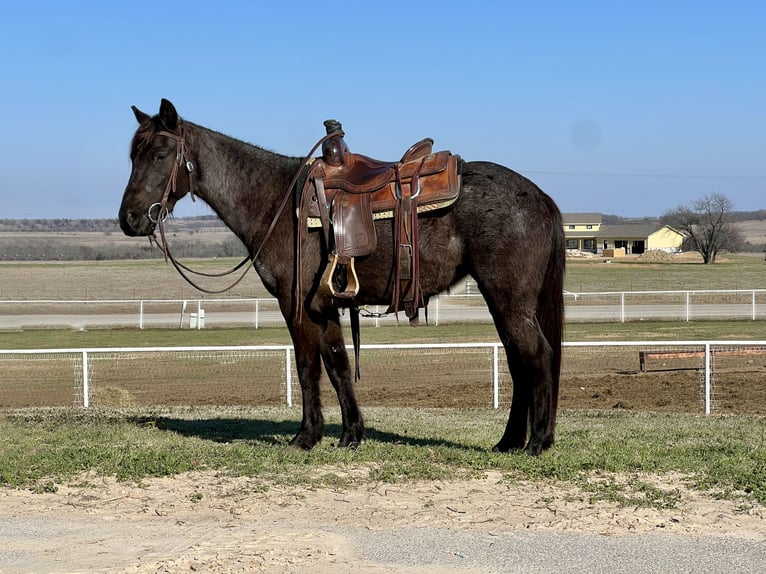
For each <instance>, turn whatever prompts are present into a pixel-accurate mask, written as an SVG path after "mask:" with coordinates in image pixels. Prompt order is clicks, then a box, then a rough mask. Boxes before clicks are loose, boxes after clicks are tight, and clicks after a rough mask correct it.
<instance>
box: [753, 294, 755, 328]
mask: <svg viewBox="0 0 766 574" xmlns="http://www.w3.org/2000/svg"><path fill="white" fill-rule="evenodd" d="M753 321H755V289H753Z"/></svg>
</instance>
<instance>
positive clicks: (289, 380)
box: [285, 347, 293, 407]
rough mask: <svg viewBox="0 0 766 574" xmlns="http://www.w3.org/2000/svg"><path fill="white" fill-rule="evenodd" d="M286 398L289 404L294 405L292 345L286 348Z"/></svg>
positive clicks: (289, 405)
mask: <svg viewBox="0 0 766 574" xmlns="http://www.w3.org/2000/svg"><path fill="white" fill-rule="evenodd" d="M285 387H286V388H285V398H286V399H287V406H288V407H291V406H293V370H292V367H291V365H290V347H286V348H285Z"/></svg>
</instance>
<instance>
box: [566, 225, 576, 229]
mask: <svg viewBox="0 0 766 574" xmlns="http://www.w3.org/2000/svg"><path fill="white" fill-rule="evenodd" d="M567 228H568V229H574V228H575V226H574V225H568V226H567Z"/></svg>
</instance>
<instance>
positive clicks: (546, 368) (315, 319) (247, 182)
mask: <svg viewBox="0 0 766 574" xmlns="http://www.w3.org/2000/svg"><path fill="white" fill-rule="evenodd" d="M133 112H134V114H135V116H136V119H137V120H138V123H139V127H138V129H137V131H136V133H135V135H134V137H133V141H132V145H131V151H130V158H131V161H132V171H131V174H130V180H129V181H128V185H127V187H126V189H125V192H124V195H123V198H122V204H121V206H120V211H119V219H120V226H121V227H122V230H123V231H124V233H125V234H127V235H129V236H153V235H154V232H155V228H156V226H157V220H158V218H161V217H162V216H163V215H165V213H159V211H160V209H159V207H158V205H156V204H160V203H161V202H162V201H163V195H164V194H166V190H168V196H167V197H166V204H165V205H166V209H167V211H168V212H172V210H173V206H174V205H175V203H176V202H177V201H178V200H180V199H181V198H182V197H183V196H184V195H186V194H188V193H189V192H190V191H191V192H192V193H193V194H194V195H196V196H197V197H199V198H200V199H202V200H203V201H204V202H205V203H207V204H208V205H209V206H210V207H211V208H212V209H213V210H214V211H215V213H216V214H217V215H218V216H219V217H220V218H221V220H223V222H224V223H226V225H227V226H228V227H229V228H230V229H231V230H232V231H233V232H234V233H235V234H236V235H237V237H238V238H239V239H240V240H241V241H242V242H243V243H244V244H245V246H246V247H247V249H248V252H249V254H250V257H251V258H254V260H253V262H252V263H253V265H254V267H255V269H256V271H257V272H258V274H259V275H260V277H261V280H262V281H263V284H264V286H265V287H266V289H268V291H269V292H270V293H271V294H272V295H273V296H274V297H276V298H277V300H278V301H279V306H280V310H281V312H282V314H283V316H284V318H285V321H286V322H287V327H288V329H289V331H290V335H291V337H292V341H293V345H294V348H295V361H296V368H297V373H298V377H299V380H300V385H301V391H302V400H303V416H302V421H301V425H300V429H299V431H298V433H297V435H296V436H295V437H294V438H293V439H292V441H291V444H292V445H293V446H296V447H299V448H302V449H311V448H313V447H314V446H315V445H316V444H317V443H318V442H319V441H320V440H321V439H322V436H323V433H324V417H323V414H322V404H321V400H320V395H319V389H320V377H321V373H322V365H324V369H325V372H326V374H327V376H328V378H329V380H330V382H331V383H332V385H333V387H334V389H335V391H336V393H337V396H338V401H339V403H340V408H341V414H342V434H341V436H340V439H339V441H338V446H345V447H349V446H350V447H354V446H356V445H358V444H359V443H360V442H361V441H362V440H363V438H364V423H363V419H362V414H361V411H360V409H359V406H358V404H357V399H356V396H355V392H354V384H353V383H354V377H353V373H352V369H351V363H350V360H349V355H348V353H347V351H346V346H345V344H344V338H343V333H342V329H341V322H340V310H339V307H340V306H342V305H349V303H348V302H345V303H344V302H339V301H338V300H337V299H334V298H331V297H328V296H324V295H321V294H319V293H318V289H317V283H318V281H319V278H320V276H321V275H322V272H323V270H324V268H325V264H326V262H327V256H328V254H327V252H326V246H325V241H324V239H323V235H322V233H321V230H312V231H311V232H308V233H299V232H298V225H299V222H298V219H297V216H296V208H297V205H298V199H297V198H296V195H297V193H298V192H297V190H289V189H288V188H289V187H290V182H291V181H293V177H294V175H295V174H296V173H297V172H298V171H299V170H300V169H301V168H302V165H303V162H304V158H299V157H288V156H284V155H280V154H277V153H273V152H271V151H267V150H266V149H263V148H261V147H258V146H253V145H250V144H247V143H244V142H242V141H239V140H236V139H234V138H231V137H228V136H226V135H223V134H221V133H218V132H215V131H212V130H210V129H207V128H204V127H202V126H199V125H196V124H194V123H191V122H189V121H186V120H184V119H182V118H180V117H179V115H178V113H177V111H176V109H175V107H174V106H173V104H172V103H170V102H169V101H167V100H164V99H163V100H162V102H161V104H160V110H159V113H158V114H157V115H154V116H150V115H148V114H145V113H143V112H141V111H140V110H138V109H137V108H135V107H133ZM181 138H183V139H182V140H181ZM179 166H180V167H179ZM461 168H462V170H461V174H462V175H461V186H462V187H461V192H460V195H459V197H458V199H457V201H456V202H455V203H454V204H453V205H451V206H450V207H448V208H444V209H441V210H437V211H432V212H429V213H428V214H424V215H421V216H420V217H419V218H418V230H419V238H420V240H419V245H420V250H419V254H420V289H421V291H422V296H423V299H424V300H425V301H427V300H428V298H429V297H433V296H435V295H437V294H439V293H441V292H443V291H445V290H446V289H448V288H449V287H450V286H452V285H454V284H455V283H457V282H458V281H460V280H463V279H464V278H465V277H466V276H468V275H471V276H472V277H473V278H474V279H475V281H476V283H477V284H478V287H479V289H480V291H481V293H482V295H483V296H484V299H485V301H486V303H487V306H488V308H489V311H490V313H491V315H492V318H493V321H494V324H495V327H496V329H497V332H498V335H499V336H500V340H501V342H502V344H503V346H504V347H505V351H506V355H507V359H508V365H509V368H510V372H511V377H512V381H513V398H512V401H511V409H510V414H509V417H508V423H507V425H506V428H505V432H504V433H503V435H502V438H501V439H500V440H499V442H498V443H497V444H496V445H495V447H494V450H496V451H514V450H520V449H525V450H526V452H527V453H529V454H532V455H537V454H539V453H541V452H542V451H543V450H545V449H547V448H549V447H550V446H551V445H552V444H553V440H554V429H555V424H556V408H557V403H558V388H559V374H560V367H561V338H562V330H563V280H564V266H565V243H564V230H563V224H562V218H561V214H560V212H559V210H558V208H557V206H556V205H555V203H554V201H553V200H552V199H551V198H550V197H549V196H548V195H546V194H545V193H544V192H543V191H541V190H540V189H539V188H538V187H537V186H536V185H535V184H534V183H532V182H531V181H529V180H528V179H526V178H524V177H523V176H521V175H519V174H518V173H516V172H514V171H512V170H510V169H508V168H506V167H503V166H501V165H498V164H495V163H490V162H464V163H462V165H461ZM171 180H172V181H171ZM190 188H191V189H190ZM286 192H287V193H292V196H291V197H290V202H289V203H288V205H287V208H286V209H280V205H281V204H282V201H283V198H284V197H285V194H286ZM152 206H154V207H152ZM375 227H376V232H377V250H376V251H375V252H374V253H373V254H372V255H369V256H367V257H364V258H361V259H360V260H359V261H357V262H356V270H357V273H358V277H359V284H360V291H359V293H358V294H357V296H356V297H355V298H354V299H353V301H352V303H351V305H353V306H355V307H356V309H357V312H358V306H363V305H381V304H382V305H387V304H390V303H391V301H392V289H393V287H392V279H391V277H392V268H393V264H394V263H393V259H394V247H393V229H392V228H393V225H392V223H391V221H390V220H381V221H376V223H375ZM301 236H305V237H304V240H303V245H302V251H301V259H300V263H301V268H300V269H297V268H296V250H297V248H298V245H297V243H298V241H299V237H301ZM264 239H266V243H265V244H264V245H263V248H261V247H262V244H263V242H264ZM298 273H300V274H301V278H300V280H297V274H298ZM296 286H300V288H301V292H299V293H296ZM296 297H297V298H298V300H297V303H298V305H297V306H296ZM296 308H297V309H300V312H296Z"/></svg>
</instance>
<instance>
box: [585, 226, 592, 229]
mask: <svg viewBox="0 0 766 574" xmlns="http://www.w3.org/2000/svg"><path fill="white" fill-rule="evenodd" d="M585 229H593V226H592V225H586V226H585Z"/></svg>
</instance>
